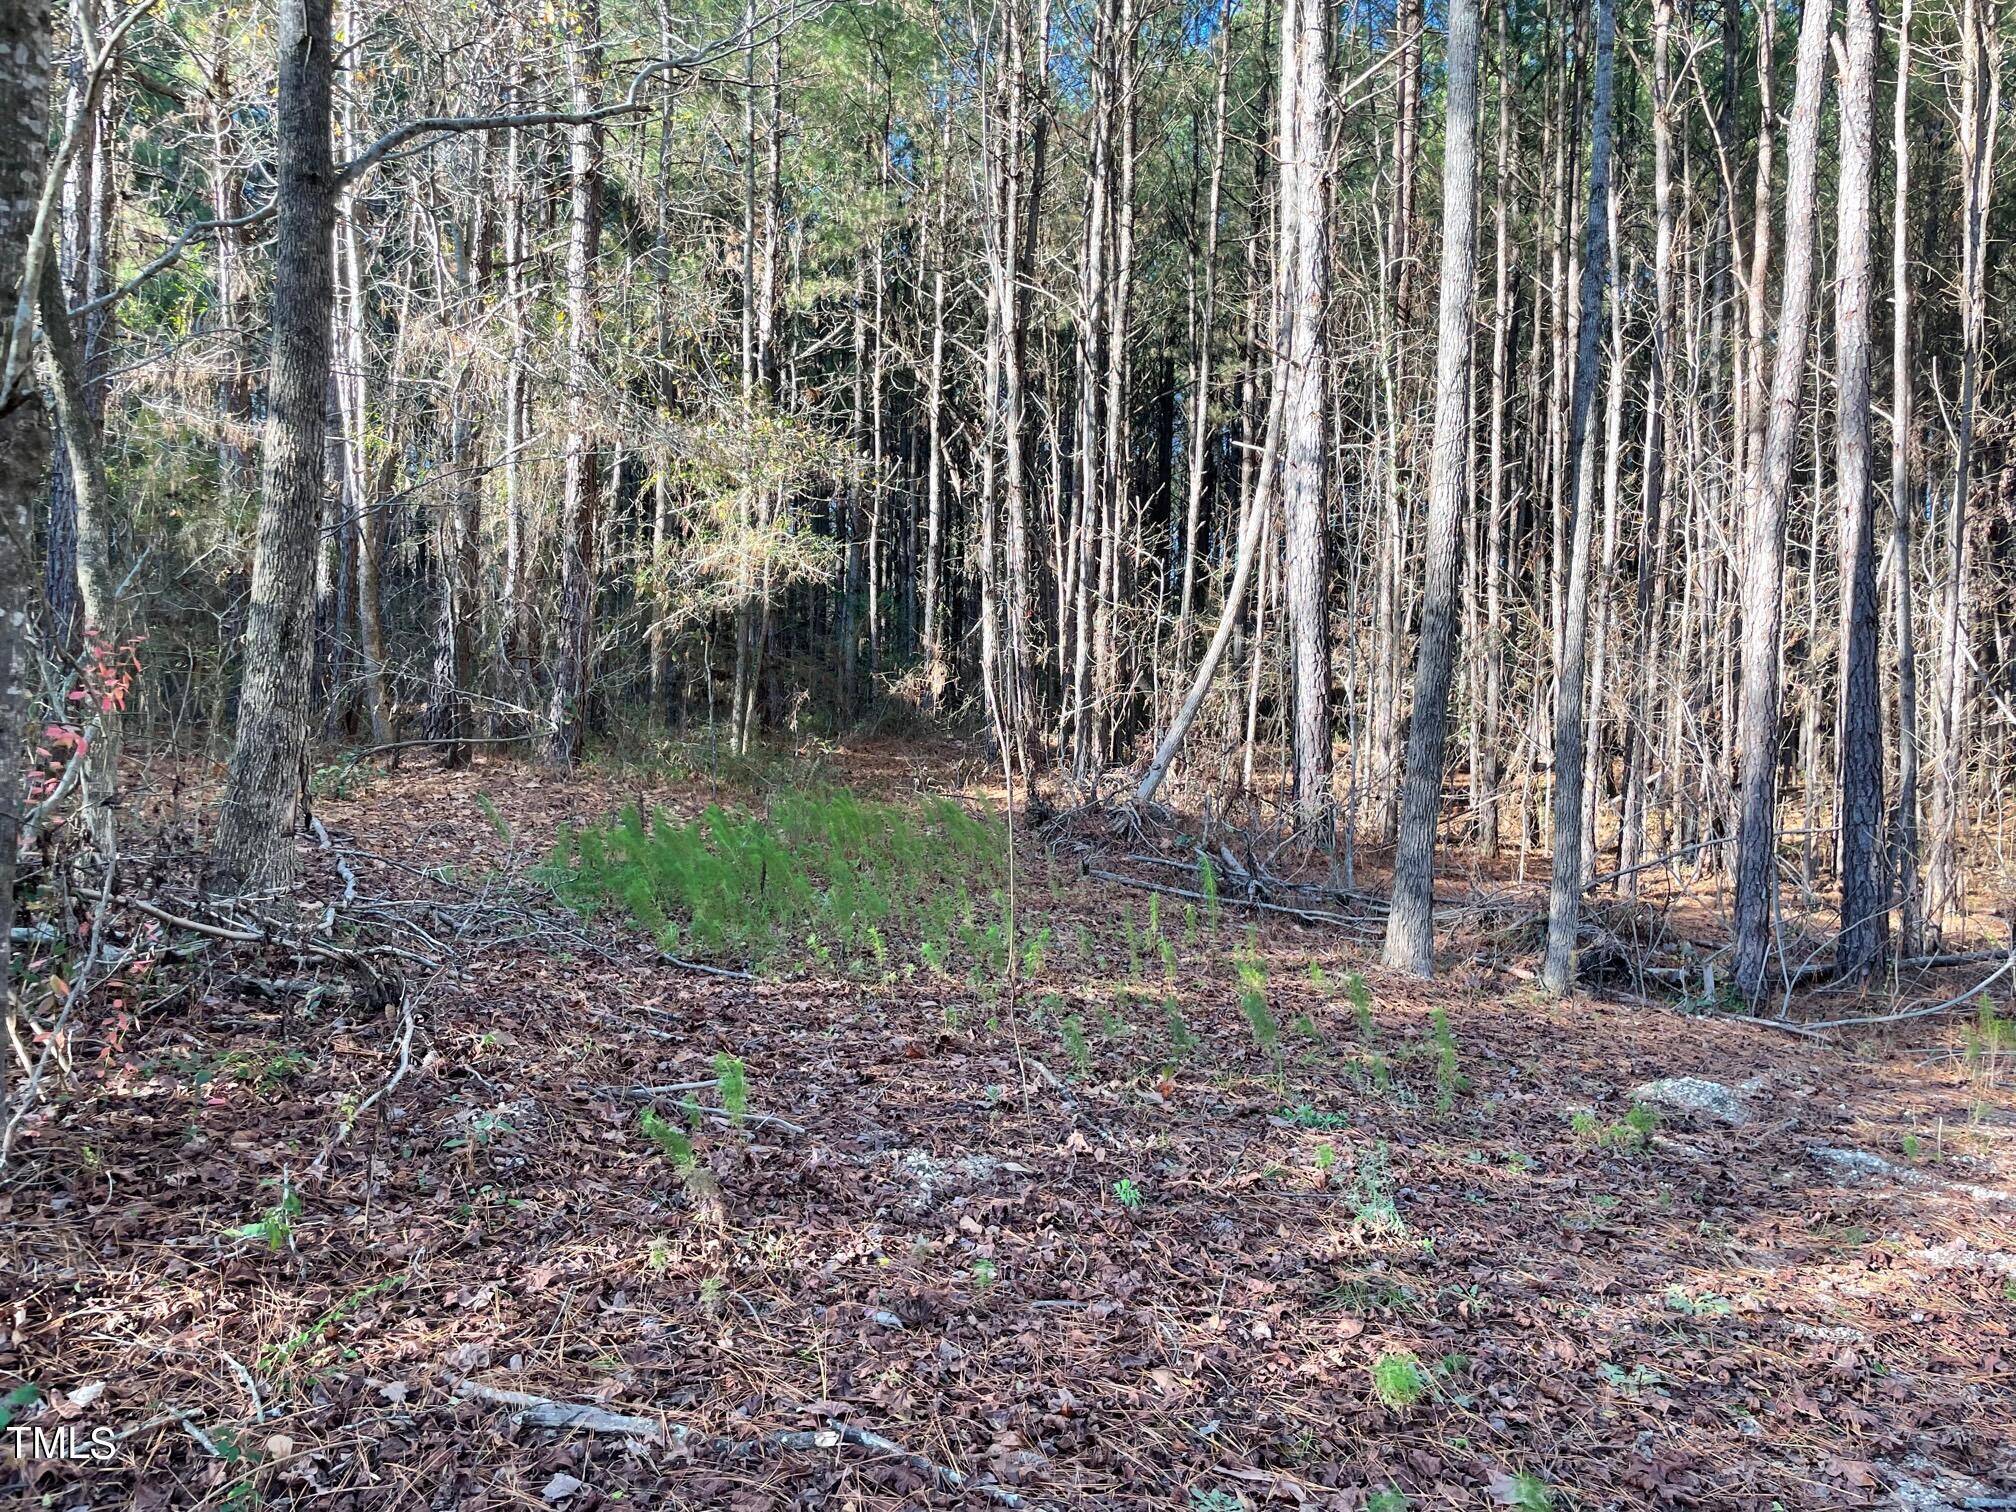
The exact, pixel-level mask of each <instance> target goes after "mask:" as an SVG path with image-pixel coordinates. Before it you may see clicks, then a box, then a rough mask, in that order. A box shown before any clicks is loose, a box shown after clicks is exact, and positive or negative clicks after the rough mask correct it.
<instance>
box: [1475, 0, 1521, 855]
mask: <svg viewBox="0 0 2016 1512" xmlns="http://www.w3.org/2000/svg"><path fill="white" fill-rule="evenodd" d="M1496 9H1497V23H1498V146H1497V171H1496V173H1495V175H1494V176H1493V179H1492V185H1491V194H1492V215H1491V220H1492V234H1493V236H1494V237H1495V239H1496V243H1497V245H1496V249H1495V257H1494V267H1495V272H1494V275H1493V290H1492V298H1491V455H1490V474H1491V484H1490V488H1491V503H1490V510H1489V517H1488V518H1487V519H1486V521H1485V525H1484V606H1485V608H1484V638H1485V647H1484V706H1483V709H1482V710H1481V711H1480V718H1481V720H1482V725H1483V728H1482V731H1481V735H1480V739H1479V741H1478V747H1479V751H1480V754H1481V756H1482V760H1481V762H1480V763H1479V765H1478V768H1477V770H1476V771H1475V772H1473V773H1472V774H1471V785H1472V789H1473V791H1472V794H1471V799H1472V801H1473V802H1474V803H1475V805H1476V807H1477V848H1478V849H1479V850H1480V851H1482V852H1483V853H1484V854H1485V855H1486V856H1495V855H1497V854H1498V811H1499V807H1500V804H1499V801H1498V784H1499V773H1500V771H1501V769H1502V768H1501V763H1500V761H1499V749H1500V747H1501V745H1502V743H1503V729H1504V716H1503V701H1504V683H1505V606H1504V587H1503V582H1504V562H1505V509H1506V501H1505V469H1506V466H1507V459H1506V455H1505V405H1506V383H1507V380H1508V378H1509V376H1510V374H1509V369H1508V367H1507V357H1508V348H1509V345H1510V341H1511V334H1512V282H1511V257H1510V247H1509V242H1510V236H1509V234H1508V229H1509V228H1508V226H1507V224H1506V214H1507V209H1506V197H1505V180H1506V173H1507V171H1508V168H1509V157H1510V151H1511V138H1512V129H1511V116H1512V112H1511V91H1512V86H1513V80H1514V76H1515V72H1516V70H1517V69H1518V66H1519V60H1518V57H1517V55H1515V54H1514V53H1513V52H1512V48H1511V36H1510V28H1509V26H1508V24H1507V20H1506V17H1507V14H1508V12H1509V11H1510V6H1509V5H1499V6H1498V7H1497V8H1496Z"/></svg>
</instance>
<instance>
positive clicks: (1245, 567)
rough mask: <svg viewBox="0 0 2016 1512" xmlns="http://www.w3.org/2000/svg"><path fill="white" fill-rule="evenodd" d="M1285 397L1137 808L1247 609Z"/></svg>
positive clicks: (1280, 392) (1270, 504) (1276, 396)
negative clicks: (1210, 617)
mask: <svg viewBox="0 0 2016 1512" xmlns="http://www.w3.org/2000/svg"><path fill="white" fill-rule="evenodd" d="M1275 277H1276V279H1277V281H1278V280H1280V279H1282V278H1284V277H1286V274H1285V271H1283V270H1280V269H1277V270H1276V274H1275ZM1277 350H1280V349H1279V348H1277ZM1277 365H1278V364H1277ZM1285 392H1286V390H1285V386H1284V385H1283V384H1281V383H1279V382H1276V383H1275V385H1274V389H1273V393H1272V395H1271V396H1270V398H1269V399H1268V404H1267V422H1266V431H1265V439H1264V441H1263V442H1262V445H1261V449H1260V460H1259V462H1258V463H1257V464H1256V467H1255V473H1256V477H1257V482H1256V483H1255V484H1254V489H1253V497H1252V499H1251V500H1249V501H1248V503H1247V506H1246V518H1245V521H1244V523H1243V525H1242V526H1241V528H1240V531H1239V547H1238V552H1237V554H1236V558H1235V560H1234V563H1233V567H1232V580H1231V581H1230V582H1229V583H1227V584H1226V585H1225V603H1224V607H1223V608H1221V609H1220V610H1219V613H1218V629H1217V631H1216V632H1215V633H1214V634H1213V635H1212V637H1211V642H1210V644H1209V645H1207V646H1206V647H1205V648H1204V655H1203V657H1202V658H1201V659H1200V660H1199V661H1198V663H1197V672H1196V675H1195V676H1194V677H1192V678H1191V679H1190V691H1189V692H1188V693H1186V694H1185V695H1184V697H1183V702H1182V704H1181V705H1180V706H1179V707H1178V708H1177V710H1176V717H1175V718H1174V719H1172V720H1171V721H1170V722H1169V729H1168V731H1167V732H1166V733H1165V734H1164V735H1163V737H1162V740H1161V743H1160V744H1159V745H1157V746H1156V748H1155V755H1154V758H1153V759H1152V760H1150V761H1149V763H1148V770H1147V772H1146V773H1144V774H1143V776H1142V778H1141V783H1140V786H1138V787H1137V788H1135V790H1134V801H1135V802H1136V803H1147V802H1149V801H1150V800H1152V799H1153V798H1154V796H1155V793H1156V790H1157V789H1158V788H1160V787H1161V786H1162V779H1163V778H1164V777H1166V776H1168V775H1169V764H1170V763H1171V762H1172V761H1174V760H1175V759H1176V753H1177V752H1178V751H1179V750H1181V749H1182V748H1183V738H1184V737H1185V736H1186V735H1188V734H1189V733H1190V725H1191V723H1192V722H1193V721H1194V720H1195V719H1196V718H1197V711H1198V709H1200V708H1202V707H1203V704H1204V695H1205V694H1206V693H1208V692H1210V691H1211V679H1212V678H1214V677H1215V676H1217V674H1218V663H1219V661H1220V660H1221V659H1222V658H1223V657H1224V655H1225V648H1226V646H1228V645H1230V644H1231V641H1232V633H1233V631H1234V630H1235V629H1237V628H1238V624H1239V615H1240V612H1241V611H1242V609H1243V608H1244V607H1245V603H1246V588H1247V585H1248V584H1249V583H1250V582H1251V581H1252V579H1253V563H1254V560H1255V558H1257V557H1258V556H1259V554H1260V540H1261V538H1262V537H1263V536H1264V535H1265V534H1266V529H1265V527H1266V524H1267V516H1268V513H1269V512H1270V511H1271V510H1272V509H1273V508H1274V474H1275V466H1274V464H1275V461H1276V453H1277V451H1278V450H1279V446H1280V437H1281V416H1282V410H1283V402H1282V401H1283V397H1284V395H1285Z"/></svg>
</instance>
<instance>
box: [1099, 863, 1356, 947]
mask: <svg viewBox="0 0 2016 1512" xmlns="http://www.w3.org/2000/svg"><path fill="white" fill-rule="evenodd" d="M1085 875H1086V876H1088V877H1093V878H1096V879H1097V880H1098V881H1101V882H1117V883H1119V884H1120V885H1121V886H1122V887H1138V888H1140V889H1141V890H1142V891H1143V892H1155V893H1163V894H1166V895H1167V896H1169V897H1172V898H1189V899H1191V900H1193V901H1194V902H1198V903H1210V902H1212V901H1213V900H1212V899H1211V898H1210V897H1208V896H1206V895H1205V894H1204V893H1201V892H1196V891H1194V890H1192V889H1191V888H1188V887H1171V886H1169V885H1168V884H1166V883H1162V882H1149V881H1145V880H1144V879H1142V878H1140V877H1125V876H1122V875H1121V874H1120V873H1119V872H1109V871H1088V872H1087V873H1086V874H1085ZM1216 901H1217V902H1218V904H1219V905H1220V906H1221V907H1230V908H1257V909H1261V910H1263V911H1265V912H1267V913H1277V914H1286V915H1287V916H1288V917H1289V918H1291V919H1300V920H1301V921H1302V922H1303V923H1305V924H1329V925H1332V926H1334V927H1336V928H1339V929H1349V930H1355V931H1357V932H1358V933H1360V934H1363V933H1366V932H1367V931H1368V928H1369V926H1368V925H1367V923H1366V921H1365V920H1363V919H1347V918H1345V917H1344V915H1342V914H1334V913H1325V912H1324V911H1323V910H1322V909H1319V908H1294V907H1291V906H1289V905H1288V904H1286V903H1268V902H1265V901H1264V900H1262V899H1260V898H1228V897H1225V896H1223V895H1222V894H1221V895H1220V896H1219V897H1218V898H1217V900H1216Z"/></svg>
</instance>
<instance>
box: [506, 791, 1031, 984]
mask: <svg viewBox="0 0 2016 1512" xmlns="http://www.w3.org/2000/svg"><path fill="white" fill-rule="evenodd" d="M1003 846H1004V839H1003V835H1002V832H1001V824H1000V821H999V820H998V819H996V818H995V817H994V816H993V815H992V814H991V813H987V814H983V815H974V814H971V813H969V812H967V810H965V809H964V808H962V807H960V806H959V805H958V804H957V803H954V802H952V801H951V800H950V799H944V798H935V799H927V800H925V801H923V802H922V803H920V804H918V805H917V806H916V807H914V808H912V807H906V806H903V805H899V804H893V803H880V802H875V801H872V800H868V799H864V798H860V797H858V796H856V795H855V794H853V793H851V792H849V791H847V790H846V789H844V788H833V789H826V790H822V791H815V792H805V793H792V794H787V795H780V796H778V797H777V798H776V799H774V800H773V801H772V802H771V804H770V807H769V810H768V812H767V813H762V814H754V813H741V812H732V811H730V810H727V809H723V808H719V807H711V808H709V809H708V810H707V811H706V812H705V813H704V814H702V815H700V816H699V817H698V818H696V819H692V820H690V821H687V822H684V823H682V822H680V821H679V820H677V819H675V818H673V817H672V816H670V815H668V814H667V813H665V811H664V810H662V809H660V810H656V811H654V812H653V813H652V814H651V816H650V818H649V819H648V820H647V819H646V818H645V817H644V815H643V814H642V813H641V812H640V811H639V810H638V808H637V807H636V806H635V805H632V806H630V807H628V808H625V809H624V810H623V812H622V813H621V814H620V815H619V816H618V817H617V818H616V819H615V820H614V821H613V822H611V823H606V824H590V825H584V826H582V827H580V828H578V829H567V830H563V831H562V832H561V834H560V838H559V840H558V842H557V843H556V844H555V846H554V848H553V854H552V856H551V858H550V860H549V862H548V864H547V866H546V868H545V873H544V875H545V877H546V880H547V882H548V884H549V885H550V886H551V887H552V889H553V891H554V893H555V895H556V896H557V897H559V898H560V899H561V901H563V902H565V903H567V904H568V905H569V906H571V907H573V908H575V909H577V910H579V911H580V912H582V913H583V914H587V915H591V916H592V915H594V914H597V913H601V912H605V911H609V910H617V909H620V910H622V911H623V912H626V913H628V914H629V916H630V917H631V918H632V919H634V920H635V921H636V922H637V923H639V924H641V925H643V926H644V927H645V928H646V929H648V930H650V931H651V934H652V936H653V938H654V939H656V941H657V942H658V945H659V948H660V949H662V950H664V951H666V952H667V953H668V954H675V955H679V954H683V955H691V956H695V957H698V958H701V959H714V960H734V961H740V962H744V963H747V964H750V965H755V966H762V967H766V968H770V969H788V968H789V967H791V966H793V965H795V964H799V963H801V962H810V963H814V964H818V965H825V964H828V963H829V962H831V963H836V964H841V965H854V966H860V967H867V966H874V967H876V968H883V967H885V966H886V964H887V960H888V955H889V944H888V942H889V940H890V939H891V938H892V937H893V936H894V935H896V934H897V933H898V932H899V931H900V932H901V933H902V934H903V935H905V936H908V937H914V938H916V939H917V940H919V941H920V942H921V944H920V950H919V954H920V956H921V958H922V959H923V960H924V961H925V963H926V964H927V965H929V966H931V967H932V968H933V969H936V970H941V971H942V970H945V969H947V968H948V966H949V964H950V962H949V957H950V955H951V952H952V947H953V944H954V942H955V941H956V942H958V944H960V945H962V946H963V947H965V949H966V950H967V952H968V953H969V954H970V955H972V956H974V957H976V958H977V962H976V963H979V964H984V965H985V966H986V968H987V969H989V970H992V971H997V972H998V971H999V970H1001V969H1002V968H1004V967H1005V964H1006V962H1005V944H1004V942H1002V941H1000V940H998V939H996V938H995V936H994V932H993V927H992V926H990V927H987V928H976V905H975V903H974V901H973V891H974V890H975V889H977V890H979V891H981V892H982V893H987V892H991V890H992V889H993V887H994V884H995V882H996V880H997V876H998V874H999V873H1000V871H1001V868H1002V854H1003Z"/></svg>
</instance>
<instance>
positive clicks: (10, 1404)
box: [0, 1381, 42, 1430]
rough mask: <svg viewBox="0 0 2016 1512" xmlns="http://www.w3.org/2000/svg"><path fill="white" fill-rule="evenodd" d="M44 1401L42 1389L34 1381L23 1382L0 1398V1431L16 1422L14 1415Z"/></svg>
mask: <svg viewBox="0 0 2016 1512" xmlns="http://www.w3.org/2000/svg"><path fill="white" fill-rule="evenodd" d="M41 1400H42V1388H41V1387H40V1386H37V1385H36V1384H35V1383H34V1382H33V1381H23V1382H22V1383H21V1384H20V1385H19V1386H16V1387H15V1388H14V1389H13V1390H12V1391H10V1392H8V1393H7V1395H5V1396H4V1397H0V1430H5V1429H6V1428H7V1427H9V1426H10V1425H11V1424H12V1423H13V1421H14V1415H15V1414H16V1413H18V1412H19V1411H20V1410H21V1409H22V1408H24V1407H33V1406H34V1405H35V1404H36V1403H37V1402H39V1401H41Z"/></svg>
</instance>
